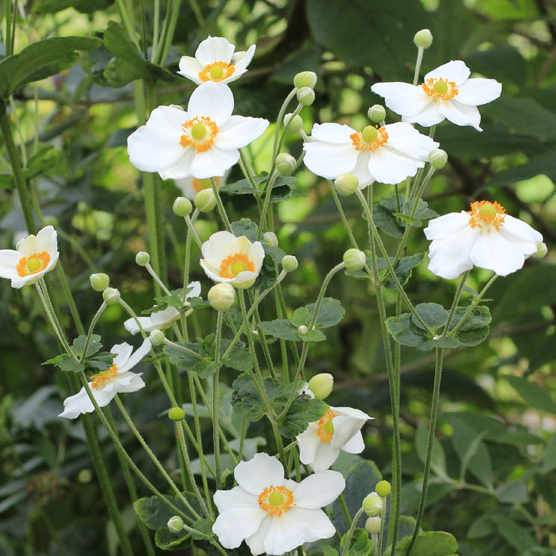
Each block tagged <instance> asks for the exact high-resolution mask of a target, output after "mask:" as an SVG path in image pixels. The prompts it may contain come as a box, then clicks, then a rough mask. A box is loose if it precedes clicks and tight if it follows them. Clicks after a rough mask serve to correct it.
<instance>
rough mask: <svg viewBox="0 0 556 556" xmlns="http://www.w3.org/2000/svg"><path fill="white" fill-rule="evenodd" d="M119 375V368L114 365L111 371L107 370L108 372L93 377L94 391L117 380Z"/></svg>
mask: <svg viewBox="0 0 556 556" xmlns="http://www.w3.org/2000/svg"><path fill="white" fill-rule="evenodd" d="M117 374H118V367H117V366H116V365H112V366H111V367H110V368H109V369H106V371H101V372H100V373H97V374H96V375H93V376H92V377H91V387H92V388H93V389H94V390H98V389H100V388H104V387H105V386H106V385H107V384H108V383H110V382H112V381H113V380H114V379H115V378H116V375H117Z"/></svg>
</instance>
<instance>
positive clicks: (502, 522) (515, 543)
mask: <svg viewBox="0 0 556 556" xmlns="http://www.w3.org/2000/svg"><path fill="white" fill-rule="evenodd" d="M491 519H492V521H493V522H494V523H495V524H496V527H497V528H498V533H499V534H500V536H502V537H503V538H504V539H505V540H506V542H507V543H508V544H510V545H511V546H512V547H513V548H515V549H516V550H518V551H519V552H518V553H519V554H521V553H522V552H524V551H525V550H527V549H528V548H531V547H533V546H535V545H536V543H535V539H534V538H533V537H532V535H531V534H530V532H529V530H528V529H526V528H525V527H522V526H521V525H519V524H518V523H517V522H515V521H514V520H513V519H510V518H509V517H507V516H505V515H501V514H497V515H494V516H492V517H491Z"/></svg>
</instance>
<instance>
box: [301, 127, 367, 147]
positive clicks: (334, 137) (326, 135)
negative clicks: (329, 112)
mask: <svg viewBox="0 0 556 556" xmlns="http://www.w3.org/2000/svg"><path fill="white" fill-rule="evenodd" d="M354 133H356V131H355V129H353V128H352V127H349V126H348V125H345V124H335V123H326V124H314V125H313V129H312V130H311V137H312V138H313V139H316V140H317V141H324V142H325V143H335V144H338V145H343V144H348V145H351V135H352V134H354Z"/></svg>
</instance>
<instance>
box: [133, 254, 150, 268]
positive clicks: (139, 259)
mask: <svg viewBox="0 0 556 556" xmlns="http://www.w3.org/2000/svg"><path fill="white" fill-rule="evenodd" d="M135 262H136V264H138V265H139V266H147V265H148V264H149V263H150V262H151V256H150V255H149V254H148V253H147V252H146V251H139V253H137V255H135Z"/></svg>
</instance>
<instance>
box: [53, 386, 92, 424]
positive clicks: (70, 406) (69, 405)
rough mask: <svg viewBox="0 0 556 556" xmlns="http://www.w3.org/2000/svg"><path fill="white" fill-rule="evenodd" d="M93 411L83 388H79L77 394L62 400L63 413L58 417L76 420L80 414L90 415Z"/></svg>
mask: <svg viewBox="0 0 556 556" xmlns="http://www.w3.org/2000/svg"><path fill="white" fill-rule="evenodd" d="M94 410H95V408H94V406H93V404H92V402H91V400H90V399H89V396H88V395H87V392H86V390H85V388H81V390H79V392H77V394H74V395H73V396H69V397H67V398H66V399H65V400H64V411H62V413H60V414H59V415H58V417H62V418H64V419H76V418H77V417H79V415H81V414H82V413H91V412H93V411H94Z"/></svg>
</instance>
